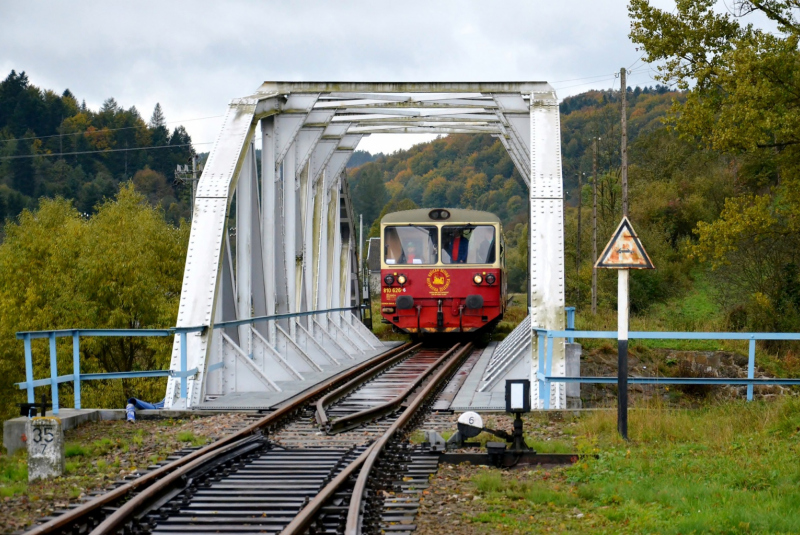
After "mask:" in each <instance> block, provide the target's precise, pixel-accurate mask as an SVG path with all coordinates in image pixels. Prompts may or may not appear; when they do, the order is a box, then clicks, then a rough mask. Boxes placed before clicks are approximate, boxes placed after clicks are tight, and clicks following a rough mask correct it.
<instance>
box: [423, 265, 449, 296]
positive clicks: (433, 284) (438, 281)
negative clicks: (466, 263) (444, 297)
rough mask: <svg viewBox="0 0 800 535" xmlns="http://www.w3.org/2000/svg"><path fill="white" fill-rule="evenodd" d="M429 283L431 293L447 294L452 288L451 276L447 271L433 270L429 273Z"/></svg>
mask: <svg viewBox="0 0 800 535" xmlns="http://www.w3.org/2000/svg"><path fill="white" fill-rule="evenodd" d="M427 283H428V288H430V289H431V292H435V293H442V292H446V291H447V288H448V286H450V274H449V273H448V272H447V270H445V269H432V270H430V271H429V272H428V281H427Z"/></svg>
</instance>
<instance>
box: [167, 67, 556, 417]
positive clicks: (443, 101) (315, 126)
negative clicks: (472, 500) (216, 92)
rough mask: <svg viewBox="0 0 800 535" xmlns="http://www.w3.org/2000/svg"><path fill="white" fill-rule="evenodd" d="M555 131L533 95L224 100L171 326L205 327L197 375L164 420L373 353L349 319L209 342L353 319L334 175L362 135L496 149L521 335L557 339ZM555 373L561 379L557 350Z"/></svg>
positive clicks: (272, 93) (359, 89)
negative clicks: (502, 157) (506, 194)
mask: <svg viewBox="0 0 800 535" xmlns="http://www.w3.org/2000/svg"><path fill="white" fill-rule="evenodd" d="M559 128H560V125H559V118H558V104H557V100H556V96H555V92H554V91H553V89H552V88H551V87H550V86H549V85H548V84H546V83H544V82H500V83H454V82H448V83H322V82H266V83H264V84H262V86H261V87H260V88H259V89H258V90H257V91H256V93H254V94H253V95H251V96H248V97H244V98H240V99H234V100H232V101H231V103H230V104H229V106H228V111H227V113H226V115H225V119H224V121H223V126H222V128H221V130H220V134H219V136H218V138H217V140H216V142H215V144H214V147H213V148H212V150H211V153H210V155H209V159H208V161H207V163H206V166H205V169H204V170H203V173H202V176H201V179H200V182H199V184H198V188H197V196H196V200H195V209H194V214H195V215H194V219H193V221H192V229H191V235H190V242H189V251H188V255H187V261H186V267H185V271H184V280H183V286H182V292H181V300H180V307H179V312H178V319H177V326H178V327H183V326H196V325H207V326H209V327H210V328H209V329H207V330H206V331H205V332H202V333H193V334H190V335H189V336H188V338H187V355H188V368H189V369H192V368H197V369H198V370H199V371H198V373H197V375H196V376H194V377H193V378H191V380H190V381H189V395H188V398H186V399H185V400H184V399H181V398H180V397H179V388H178V381H177V380H174V379H170V380H169V382H168V386H167V394H166V406H167V407H179V406H189V407H195V406H198V405H199V404H201V403H203V402H204V401H206V400H208V399H212V398H214V397H217V396H225V395H227V394H232V393H237V392H249V391H274V392H280V391H281V390H282V389H283V388H284V387H282V386H281V385H282V384H284V382H286V381H303V380H305V379H306V378H307V377H311V376H312V375H313V374H314V373H318V372H320V371H322V368H323V366H332V365H333V366H335V365H344V364H346V363H347V361H348V359H352V358H354V355H359V354H365V353H367V352H369V351H371V350H376V349H379V347H380V342H379V341H378V340H377V338H375V337H374V335H372V333H370V332H369V331H368V330H367V329H366V328H364V326H363V325H362V324H360V322H358V321H353V315H352V314H349V313H346V314H341V313H331V314H327V315H322V316H319V317H315V318H311V317H308V318H302V319H291V320H282V321H270V322H263V323H256V324H253V325H249V324H248V325H238V326H230V327H228V326H226V327H224V328H219V329H214V328H213V327H214V326H215V325H218V324H220V323H223V322H228V321H234V320H246V319H249V318H252V317H258V316H264V315H275V314H281V313H293V312H303V311H312V310H327V309H331V308H340V307H345V306H351V305H356V304H358V301H359V297H358V294H359V288H358V269H357V265H356V264H357V262H356V256H355V251H356V243H355V235H356V232H355V231H356V229H355V225H354V214H353V212H352V207H351V205H350V198H349V193H348V189H347V184H346V181H345V180H344V176H345V174H344V169H345V166H346V164H347V162H348V161H349V159H350V156H351V155H352V153H353V151H354V150H355V148H356V146H357V145H358V142H359V141H360V140H361V139H362V137H363V136H365V135H370V134H372V133H397V132H409V133H410V132H413V133H422V132H424V133H488V134H491V135H494V136H496V137H498V138H499V139H500V140H501V142H502V143H503V145H504V146H505V148H506V149H507V150H508V152H509V154H510V156H511V158H512V161H513V162H514V164H515V166H516V168H517V169H518V171H519V172H520V175H521V176H522V177H523V179H524V180H525V182H526V184H528V185H529V187H530V192H531V193H530V202H531V225H530V229H531V233H530V240H531V243H530V248H529V250H530V251H531V277H530V281H531V284H530V289H529V294H530V296H531V309H530V326H531V327H534V328H535V327H545V328H551V329H552V328H562V327H563V307H564V297H563V292H564V269H563V198H562V193H561V191H562V184H561V180H562V178H561V154H560V132H559ZM259 135H260V138H261V139H260V147H256V138H257V137H258V136H259ZM257 148H258V149H260V161H257V158H259V155H258V153H257ZM259 163H260V166H259ZM259 169H260V172H259ZM231 227H233V228H231ZM531 327H528V340H530V349H528V350H526V351H522V352H521V354H522V358H523V359H524V360H526V362H527V363H528V364H526V365H525V366H523V368H526V367H527V372H525V373H524V375H526V376H527V375H529V374H530V370H531V369H533V370H534V372H533V373H534V377H535V369H536V358H537V356H538V355H537V351H536V346H535V345H536V341H535V339H531V337H530V328H531ZM180 349H181V348H180V337H176V339H175V342H174V344H173V352H172V360H171V365H170V367H171V369H174V370H178V369H180V354H181V351H180ZM554 364H555V368H556V369H554V370H553V372H554V374H555V375H558V374H559V371H560V368H559V366H561V367H563V345H562V346H561V347H560V348H559V347H556V348H555V351H554ZM534 384H535V383H534ZM554 392H555V393H554V399H552V400H551V404H552V406H554V407H558V406H562V403H563V401H562V399H561V398H563V395H562V393H561V392H560V391H559V389H558V388H556V389H554ZM537 397H538V392H536V390H535V388H534V399H535V401H536V400H537ZM564 401H565V400H564Z"/></svg>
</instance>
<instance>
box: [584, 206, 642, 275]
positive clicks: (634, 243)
mask: <svg viewBox="0 0 800 535" xmlns="http://www.w3.org/2000/svg"><path fill="white" fill-rule="evenodd" d="M594 267H595V268H607V269H655V266H653V263H652V262H651V261H650V257H649V256H647V252H646V251H645V250H644V247H642V242H640V241H639V238H638V237H637V236H636V232H634V230H633V226H632V225H631V222H630V221H628V218H627V217H623V218H622V221H621V222H620V224H619V226H618V227H617V230H616V231H615V232H614V236H613V237H612V238H611V241H609V242H608V245H606V248H605V249H603V254H601V255H600V257H599V258H598V259H597V263H596V264H595V265H594Z"/></svg>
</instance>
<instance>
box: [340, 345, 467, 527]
mask: <svg viewBox="0 0 800 535" xmlns="http://www.w3.org/2000/svg"><path fill="white" fill-rule="evenodd" d="M470 351H472V342H469V343H467V344H466V345H465V346H464V347H463V348H461V349H460V350H459V351H457V352H456V353H455V355H454V356H453V357H452V359H451V360H450V362H448V363H447V364H445V365H444V366H443V367H442V369H440V370H439V372H438V373H437V374H436V375H435V376H434V377H433V379H431V380H430V382H428V384H427V385H425V387H424V388H423V389H422V390H421V391H420V393H419V395H417V397H415V398H414V400H413V401H412V402H411V403H410V404H409V406H408V409H406V410H405V411H403V414H401V415H400V418H398V419H397V421H396V422H395V423H394V424H392V426H391V427H390V428H389V429H387V430H386V432H385V433H384V434H383V436H381V437H380V438H379V439H378V440H376V441H375V443H374V444H373V446H372V448H370V449H369V450H368V451H369V455H368V456H367V458H366V459H365V460H364V465H363V466H362V467H361V472H360V473H359V474H358V479H357V480H356V485H355V487H354V488H353V493H352V497H351V498H350V507H349V508H348V510H347V524H346V525H345V530H344V532H345V535H360V534H361V522H360V520H361V501H362V499H363V498H364V494H365V493H366V490H367V480H368V478H369V475H370V472H371V471H372V468H373V467H374V466H375V463H376V461H377V460H378V456H379V455H380V454H381V453H382V452H383V449H384V448H385V447H386V445H387V444H388V443H389V440H391V439H392V438H393V437H394V435H395V433H397V432H398V431H399V430H401V429H402V428H403V427H405V426H406V425H407V424H408V422H409V421H410V420H411V418H412V417H413V416H414V414H415V413H416V412H417V409H419V407H420V406H422V404H423V403H424V402H425V400H426V399H427V397H428V396H429V395H430V394H431V393H432V392H434V391H435V390H436V388H437V387H438V386H439V383H441V382H442V380H443V379H445V378H446V377H447V376H448V375H450V373H451V372H452V371H453V368H454V367H455V366H456V365H458V364H460V362H461V357H462V356H463V355H464V354H465V353H469V352H470Z"/></svg>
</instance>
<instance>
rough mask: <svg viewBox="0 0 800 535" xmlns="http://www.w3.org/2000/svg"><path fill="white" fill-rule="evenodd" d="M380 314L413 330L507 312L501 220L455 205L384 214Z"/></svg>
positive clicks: (485, 322)
mask: <svg viewBox="0 0 800 535" xmlns="http://www.w3.org/2000/svg"><path fill="white" fill-rule="evenodd" d="M381 244H382V246H383V247H382V248H381V249H382V257H381V315H382V316H383V321H384V322H389V323H391V324H393V325H394V326H395V327H396V328H397V329H399V330H402V331H405V332H408V333H413V334H416V335H420V334H424V333H449V332H473V331H477V330H480V329H483V328H485V327H487V326H489V325H492V324H494V323H495V322H497V321H499V320H500V319H501V318H502V317H503V313H504V312H505V304H506V273H505V255H504V252H505V251H504V243H503V231H502V227H501V225H500V219H499V218H498V217H497V216H496V215H494V214H491V213H489V212H479V211H477V210H460V209H450V208H436V209H433V210H430V209H420V210H405V211H402V212H394V213H391V214H387V215H386V216H384V218H383V219H381Z"/></svg>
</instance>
